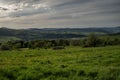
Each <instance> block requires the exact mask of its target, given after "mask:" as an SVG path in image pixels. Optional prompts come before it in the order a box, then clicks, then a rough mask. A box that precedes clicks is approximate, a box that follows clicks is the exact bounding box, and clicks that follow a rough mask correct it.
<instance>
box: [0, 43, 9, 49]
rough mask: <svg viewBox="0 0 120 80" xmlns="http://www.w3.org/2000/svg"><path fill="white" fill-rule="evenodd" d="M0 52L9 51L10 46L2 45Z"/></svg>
mask: <svg viewBox="0 0 120 80" xmlns="http://www.w3.org/2000/svg"><path fill="white" fill-rule="evenodd" d="M0 50H11V46H10V45H7V44H2V45H1V46H0Z"/></svg>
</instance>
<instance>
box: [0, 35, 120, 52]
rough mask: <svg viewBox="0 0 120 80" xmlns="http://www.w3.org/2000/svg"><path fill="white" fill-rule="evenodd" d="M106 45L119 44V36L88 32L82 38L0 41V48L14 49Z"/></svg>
mask: <svg viewBox="0 0 120 80" xmlns="http://www.w3.org/2000/svg"><path fill="white" fill-rule="evenodd" d="M108 45H120V39H119V38H100V37H98V36H96V35H95V34H90V35H89V36H88V37H86V38H83V39H73V40H72V39H59V40H31V41H24V40H16V41H8V42H5V43H0V50H14V49H21V48H29V49H36V48H38V49H40V48H45V49H47V48H55V47H58V46H63V47H65V46H81V47H99V46H108Z"/></svg>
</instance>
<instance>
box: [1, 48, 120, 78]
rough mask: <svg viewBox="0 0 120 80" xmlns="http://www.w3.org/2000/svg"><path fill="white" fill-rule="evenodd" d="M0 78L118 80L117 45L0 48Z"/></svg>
mask: <svg viewBox="0 0 120 80" xmlns="http://www.w3.org/2000/svg"><path fill="white" fill-rule="evenodd" d="M0 80H120V46H107V47H96V48H81V47H66V49H64V50H52V49H34V50H32V49H24V50H12V51H0Z"/></svg>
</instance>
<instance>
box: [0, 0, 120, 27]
mask: <svg viewBox="0 0 120 80" xmlns="http://www.w3.org/2000/svg"><path fill="white" fill-rule="evenodd" d="M0 13H1V14H0V25H2V26H5V27H13V28H23V27H25V28H28V27H38V28H39V27H42V28H44V27H100V26H103V27H105V26H119V25H120V17H119V16H120V0H109V1H108V0H11V1H10V0H0ZM6 22H7V23H8V24H6Z"/></svg>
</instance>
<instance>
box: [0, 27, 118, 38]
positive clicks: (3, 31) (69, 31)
mask: <svg viewBox="0 0 120 80" xmlns="http://www.w3.org/2000/svg"><path fill="white" fill-rule="evenodd" d="M118 32H120V27H110V28H43V29H37V28H30V29H8V28H0V36H2V38H1V39H2V40H4V38H3V37H5V38H6V37H9V38H7V39H8V40H9V39H11V38H13V37H14V39H24V40H34V39H60V38H64V39H65V38H81V37H85V36H86V35H88V34H90V33H96V34H98V35H105V34H113V33H118Z"/></svg>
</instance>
